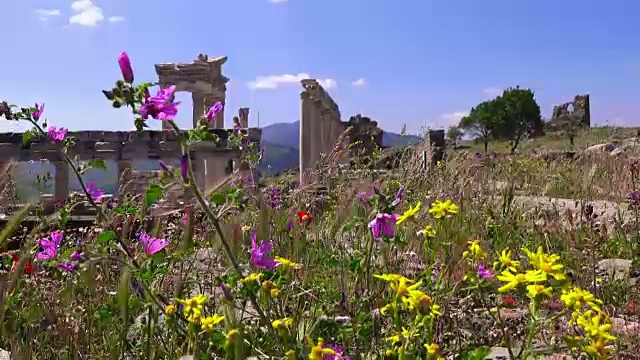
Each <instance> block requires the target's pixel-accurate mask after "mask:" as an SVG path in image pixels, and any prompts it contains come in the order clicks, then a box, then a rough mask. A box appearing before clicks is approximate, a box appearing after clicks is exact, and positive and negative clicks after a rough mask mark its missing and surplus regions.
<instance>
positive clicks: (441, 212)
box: [429, 200, 458, 219]
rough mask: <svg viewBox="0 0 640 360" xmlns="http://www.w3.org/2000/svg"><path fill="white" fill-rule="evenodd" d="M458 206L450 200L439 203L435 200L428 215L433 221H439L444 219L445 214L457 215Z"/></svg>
mask: <svg viewBox="0 0 640 360" xmlns="http://www.w3.org/2000/svg"><path fill="white" fill-rule="evenodd" d="M457 213H458V206H457V205H456V204H454V203H453V202H452V201H451V200H446V201H440V200H436V201H435V202H434V203H432V204H431V208H430V209H429V214H431V216H433V217H434V218H435V219H441V218H443V217H445V216H446V215H447V214H457Z"/></svg>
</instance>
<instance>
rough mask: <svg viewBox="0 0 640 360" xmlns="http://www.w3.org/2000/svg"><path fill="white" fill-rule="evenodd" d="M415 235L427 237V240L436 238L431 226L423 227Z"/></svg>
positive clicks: (434, 230)
mask: <svg viewBox="0 0 640 360" xmlns="http://www.w3.org/2000/svg"><path fill="white" fill-rule="evenodd" d="M416 235H418V236H424V237H429V238H431V237H435V236H436V229H434V228H433V226H431V225H427V226H425V228H424V229H422V230H420V231H418V233H417V234H416Z"/></svg>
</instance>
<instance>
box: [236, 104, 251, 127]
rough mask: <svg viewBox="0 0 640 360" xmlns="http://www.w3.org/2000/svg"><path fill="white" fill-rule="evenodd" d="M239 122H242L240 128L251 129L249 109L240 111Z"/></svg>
mask: <svg viewBox="0 0 640 360" xmlns="http://www.w3.org/2000/svg"><path fill="white" fill-rule="evenodd" d="M238 120H240V128H241V129H246V128H248V127H249V108H248V107H245V108H240V109H238Z"/></svg>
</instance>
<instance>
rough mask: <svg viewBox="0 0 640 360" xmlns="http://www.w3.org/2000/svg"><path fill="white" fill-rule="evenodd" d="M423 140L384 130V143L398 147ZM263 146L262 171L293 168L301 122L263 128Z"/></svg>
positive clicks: (296, 156)
mask: <svg viewBox="0 0 640 360" xmlns="http://www.w3.org/2000/svg"><path fill="white" fill-rule="evenodd" d="M420 141H422V138H421V137H420V136H415V135H401V134H396V133H392V132H384V133H383V135H382V144H383V146H385V147H397V146H406V145H411V144H415V143H417V142H420ZM261 144H262V146H263V147H264V149H265V152H264V158H263V159H262V163H261V164H260V171H262V172H263V173H265V174H274V173H278V172H280V171H283V170H287V169H293V168H296V167H298V164H299V148H300V122H299V121H296V122H292V123H277V124H272V125H269V126H265V127H264V128H262V142H261Z"/></svg>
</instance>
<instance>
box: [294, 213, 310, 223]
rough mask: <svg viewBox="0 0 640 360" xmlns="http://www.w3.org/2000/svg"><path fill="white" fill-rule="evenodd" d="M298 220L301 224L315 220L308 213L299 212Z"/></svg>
mask: <svg viewBox="0 0 640 360" xmlns="http://www.w3.org/2000/svg"><path fill="white" fill-rule="evenodd" d="M298 220H300V223H301V224H308V223H310V222H311V220H313V217H312V216H311V214H309V213H308V212H306V211H298Z"/></svg>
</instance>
